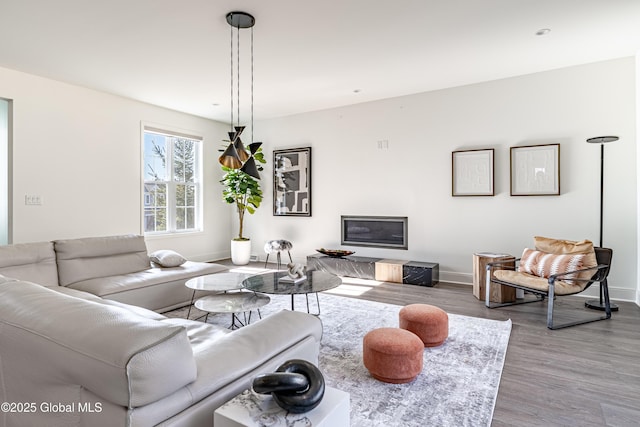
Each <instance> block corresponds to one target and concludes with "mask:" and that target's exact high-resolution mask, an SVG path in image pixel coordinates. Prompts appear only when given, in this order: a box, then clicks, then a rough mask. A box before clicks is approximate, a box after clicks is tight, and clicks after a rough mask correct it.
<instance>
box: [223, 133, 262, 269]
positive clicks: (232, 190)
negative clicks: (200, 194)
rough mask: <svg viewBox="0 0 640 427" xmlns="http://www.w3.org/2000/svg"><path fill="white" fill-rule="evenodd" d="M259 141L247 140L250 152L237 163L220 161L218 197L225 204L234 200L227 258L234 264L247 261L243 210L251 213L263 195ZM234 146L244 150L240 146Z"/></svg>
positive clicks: (247, 253) (247, 247) (249, 249)
mask: <svg viewBox="0 0 640 427" xmlns="http://www.w3.org/2000/svg"><path fill="white" fill-rule="evenodd" d="M254 144H257V145H258V146H257V147H256V146H255V145H254ZM259 144H260V143H253V144H250V154H249V153H247V156H248V157H247V159H246V160H245V161H244V163H242V166H241V167H239V168H234V167H229V166H224V165H222V170H223V171H224V176H223V177H222V179H221V180H220V183H221V184H222V185H223V189H222V198H223V200H224V201H225V202H227V203H229V204H235V207H236V212H237V213H238V235H237V236H236V237H234V238H233V239H232V240H231V261H232V262H233V263H234V264H237V265H244V264H248V263H249V259H250V256H251V240H250V239H249V238H248V237H245V236H244V234H243V232H244V215H245V213H247V212H249V213H250V214H253V213H254V212H255V211H256V209H258V208H259V207H260V203H261V202H262V197H263V195H262V189H261V188H260V181H259V179H260V176H259V175H258V171H262V170H263V167H262V164H264V163H266V161H265V159H264V154H263V152H262V147H260V146H259ZM238 148H239V149H240V150H244V148H243V147H238Z"/></svg>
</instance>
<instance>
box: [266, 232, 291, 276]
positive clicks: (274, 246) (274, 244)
mask: <svg viewBox="0 0 640 427" xmlns="http://www.w3.org/2000/svg"><path fill="white" fill-rule="evenodd" d="M292 248H293V244H292V243H291V242H290V241H288V240H283V239H280V240H269V241H268V242H267V243H265V244H264V252H265V253H266V254H267V259H265V260H264V268H267V262H269V255H270V254H271V253H272V252H276V260H277V266H278V270H280V265H281V257H280V252H282V251H287V253H288V254H289V261H291V262H293V259H292V258H291V252H290V250H291V249H292Z"/></svg>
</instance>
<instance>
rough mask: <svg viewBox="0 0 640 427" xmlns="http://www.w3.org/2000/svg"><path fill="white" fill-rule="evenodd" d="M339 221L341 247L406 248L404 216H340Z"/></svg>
mask: <svg viewBox="0 0 640 427" xmlns="http://www.w3.org/2000/svg"><path fill="white" fill-rule="evenodd" d="M340 221H341V227H340V229H341V234H342V238H341V242H342V244H343V245H347V246H370V247H378V248H394V249H407V248H408V242H407V236H408V234H407V226H408V220H407V217H406V216H352V215H342V216H341V217H340Z"/></svg>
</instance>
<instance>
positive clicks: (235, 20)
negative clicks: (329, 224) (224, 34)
mask: <svg viewBox="0 0 640 427" xmlns="http://www.w3.org/2000/svg"><path fill="white" fill-rule="evenodd" d="M227 23H228V24H229V26H230V29H231V36H230V37H231V131H230V132H229V133H228V134H229V140H225V142H228V145H227V146H226V148H225V149H224V151H223V153H222V155H221V156H220V158H219V159H218V161H219V162H220V164H221V165H222V170H223V171H224V172H225V174H224V176H223V177H222V180H220V183H221V184H222V185H223V187H224V188H223V190H222V198H223V200H224V201H225V202H227V203H229V204H235V205H236V210H237V212H238V224H239V230H238V236H237V237H235V238H234V239H233V240H232V241H231V260H232V262H233V263H234V264H238V265H244V264H248V263H249V259H250V257H251V240H250V239H248V238H246V237H244V236H243V226H244V214H245V212H249V213H250V214H253V213H254V212H255V210H256V209H258V208H259V207H260V203H261V202H262V197H263V195H262V190H261V188H260V183H259V181H258V180H259V179H260V174H259V172H260V171H262V170H263V167H262V165H261V164H264V163H266V161H265V159H264V154H263V153H262V147H261V145H262V143H261V142H253V129H254V126H253V25H254V24H255V19H254V17H253V16H251V15H249V14H248V13H245V12H229V13H228V14H227ZM234 28H235V29H236V36H237V37H236V38H237V43H236V48H237V50H236V56H235V60H234V49H233V39H234V37H233V36H234ZM245 28H251V65H252V66H251V141H252V142H251V143H250V144H249V146H248V147H249V150H248V151H247V149H246V148H245V146H244V144H243V142H242V140H241V139H240V135H241V134H242V132H243V131H244V129H245V126H240V84H239V82H240V29H245ZM234 63H235V64H236V65H237V69H236V70H235V71H236V74H235V76H236V78H235V80H234ZM234 87H235V89H237V91H236V93H237V95H236V106H237V116H236V124H235V126H234V116H233V113H234V96H233V94H234Z"/></svg>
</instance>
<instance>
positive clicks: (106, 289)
mask: <svg viewBox="0 0 640 427" xmlns="http://www.w3.org/2000/svg"><path fill="white" fill-rule="evenodd" d="M227 269H228V267H225V266H224V265H220V264H214V263H203V262H192V261H187V262H185V263H184V264H182V265H181V266H180V267H173V268H160V267H153V268H152V267H148V268H147V269H145V270H142V271H137V272H135V273H129V274H116V273H114V274H113V275H110V276H108V277H97V278H91V279H88V280H82V281H77V282H75V283H72V284H71V285H70V287H71V288H73V289H78V290H81V291H85V292H89V293H92V294H94V295H98V296H100V297H108V296H109V295H113V294H117V293H120V292H125V291H131V290H134V289H139V288H146V287H149V286H154V285H158V284H161V283H168V282H177V281H181V282H182V283H180V286H182V287H184V282H186V281H187V280H188V279H191V278H192V277H196V276H201V275H205V274H213V273H218V272H220V271H225V270H227ZM185 289H186V288H185ZM187 290H188V289H187ZM190 293H191V292H188V294H190Z"/></svg>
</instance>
